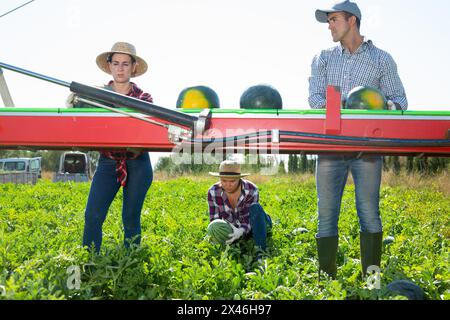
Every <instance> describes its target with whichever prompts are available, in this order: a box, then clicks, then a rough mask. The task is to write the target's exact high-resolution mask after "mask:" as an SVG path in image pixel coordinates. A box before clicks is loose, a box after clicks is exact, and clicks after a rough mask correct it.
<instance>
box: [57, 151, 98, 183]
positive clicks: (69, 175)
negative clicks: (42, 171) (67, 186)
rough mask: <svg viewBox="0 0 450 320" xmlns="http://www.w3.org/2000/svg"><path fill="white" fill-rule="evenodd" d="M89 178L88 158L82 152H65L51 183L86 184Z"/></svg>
mask: <svg viewBox="0 0 450 320" xmlns="http://www.w3.org/2000/svg"><path fill="white" fill-rule="evenodd" d="M90 178H91V173H90V164H89V156H88V155H87V154H86V153H84V152H79V151H67V152H64V153H63V154H62V155H61V157H60V159H59V167H58V170H57V172H56V173H55V175H54V177H53V182H59V181H74V182H88V181H89V179H90Z"/></svg>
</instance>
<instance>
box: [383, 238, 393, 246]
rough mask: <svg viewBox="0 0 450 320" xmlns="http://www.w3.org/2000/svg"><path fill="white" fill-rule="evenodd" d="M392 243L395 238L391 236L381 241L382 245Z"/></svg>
mask: <svg viewBox="0 0 450 320" xmlns="http://www.w3.org/2000/svg"><path fill="white" fill-rule="evenodd" d="M394 241H395V238H394V237H393V236H388V237H386V238H384V239H383V244H384V245H388V244H391V243H393V242H394Z"/></svg>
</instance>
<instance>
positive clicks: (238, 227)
mask: <svg viewBox="0 0 450 320" xmlns="http://www.w3.org/2000/svg"><path fill="white" fill-rule="evenodd" d="M209 174H210V175H213V176H215V177H219V178H220V181H219V182H217V183H216V184H214V185H213V186H211V188H209V190H208V205H209V219H210V221H211V222H212V221H213V220H216V219H222V220H225V221H227V222H228V223H229V224H230V226H231V227H232V229H233V233H231V234H230V238H229V239H228V240H227V241H226V243H227V244H231V243H233V242H234V241H236V240H238V239H239V238H241V237H242V236H243V235H248V236H253V239H254V241H255V244H256V246H257V247H258V248H260V249H262V250H266V239H267V232H268V230H270V229H271V228H272V220H271V219H270V216H269V215H267V214H266V213H265V212H264V209H263V208H262V207H261V205H260V204H259V193H258V187H257V186H256V185H255V184H254V183H252V182H250V181H248V180H245V179H242V178H243V177H245V176H248V175H249V174H248V173H241V165H240V164H239V163H237V162H236V161H231V160H225V161H223V162H222V163H221V164H220V166H219V172H210V173H209Z"/></svg>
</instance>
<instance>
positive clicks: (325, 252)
mask: <svg viewBox="0 0 450 320" xmlns="http://www.w3.org/2000/svg"><path fill="white" fill-rule="evenodd" d="M338 238H339V237H338V236H333V237H324V238H317V237H316V241H317V252H318V255H319V281H320V272H321V271H324V272H325V273H327V274H328V275H329V276H330V277H331V278H332V279H335V278H336V273H337V266H336V256H337V249H338Z"/></svg>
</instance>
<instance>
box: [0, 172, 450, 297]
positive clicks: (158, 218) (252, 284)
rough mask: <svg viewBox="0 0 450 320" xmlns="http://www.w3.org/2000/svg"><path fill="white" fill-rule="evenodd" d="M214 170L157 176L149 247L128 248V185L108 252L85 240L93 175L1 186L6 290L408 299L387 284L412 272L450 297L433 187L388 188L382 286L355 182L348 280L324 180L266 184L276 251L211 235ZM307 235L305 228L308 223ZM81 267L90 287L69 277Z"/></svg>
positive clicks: (344, 238)
mask: <svg viewBox="0 0 450 320" xmlns="http://www.w3.org/2000/svg"><path fill="white" fill-rule="evenodd" d="M214 182H215V180H214V179H213V178H212V179H211V178H204V179H198V178H195V179H190V178H178V179H173V180H166V181H154V183H153V185H152V187H151V189H150V192H149V194H148V196H147V198H146V201H145V204H144V209H143V212H142V231H143V233H142V245H141V246H140V247H137V248H133V249H132V250H125V249H124V248H123V245H122V241H123V240H122V237H123V232H122V223H121V205H122V203H121V200H122V195H121V191H120V193H119V195H118V197H117V198H116V200H115V201H114V202H113V205H112V206H111V209H110V212H109V214H108V217H107V220H106V222H105V225H104V227H103V233H104V240H103V246H102V251H101V255H100V256H93V255H91V254H90V253H89V252H87V251H86V250H84V249H83V248H82V247H81V240H82V233H83V226H84V207H85V204H86V201H87V195H88V191H89V184H88V183H70V182H69V183H51V182H49V181H40V182H38V183H37V184H36V185H34V186H30V185H13V184H0V289H1V290H0V299H314V300H315V299H401V298H403V297H401V296H394V295H392V294H390V293H389V292H388V291H387V289H386V286H387V284H388V283H390V282H391V281H392V280H395V279H408V280H411V281H413V282H414V283H416V284H418V285H419V286H420V287H422V288H423V289H424V291H425V293H426V297H427V299H434V300H442V299H443V300H448V299H450V271H449V255H450V253H449V242H450V240H449V238H450V199H449V198H448V196H446V195H444V194H443V193H442V192H439V191H438V190H435V189H431V188H420V185H418V186H414V188H413V187H408V186H402V187H389V186H383V188H382V192H381V210H382V219H383V223H384V236H385V237H387V236H393V237H394V238H395V240H394V242H392V243H391V244H387V245H385V246H384V252H383V256H382V265H381V269H382V274H381V289H373V290H369V289H368V288H367V284H366V283H365V282H364V281H362V279H361V271H360V270H361V267H360V262H359V225H358V221H357V217H356V209H355V206H354V195H353V192H354V189H353V186H352V185H348V186H347V187H346V191H345V194H344V198H343V204H342V214H341V218H340V224H339V230H340V238H339V252H338V277H337V279H336V280H334V281H333V280H329V279H321V280H320V282H318V277H317V265H318V262H317V258H316V244H315V238H314V235H315V231H316V191H315V183H314V179H313V178H310V179H306V180H305V179H303V180H300V179H296V178H295V177H289V176H280V177H274V178H273V179H270V180H268V182H261V183H258V185H259V187H260V195H261V204H262V205H263V206H264V208H265V209H266V211H267V212H268V213H269V214H270V215H271V216H272V219H273V221H274V227H273V235H272V238H271V240H270V242H269V253H268V256H267V257H266V259H264V260H263V261H262V262H258V261H256V260H255V258H254V248H253V243H252V240H246V241H241V242H239V243H238V244H235V245H231V246H227V247H220V245H215V244H211V243H210V242H209V241H208V239H207V238H206V239H205V231H206V227H207V225H208V214H207V203H206V192H207V190H208V188H209V187H210V185H211V184H212V183H214ZM301 228H304V229H307V230H308V232H304V231H305V230H304V229H301ZM71 266H75V267H78V268H79V270H80V282H79V283H78V285H79V288H77V286H74V284H76V283H75V282H71V281H68V280H70V279H69V278H70V276H71V275H73V274H71V272H70V270H73V269H70V267H71Z"/></svg>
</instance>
